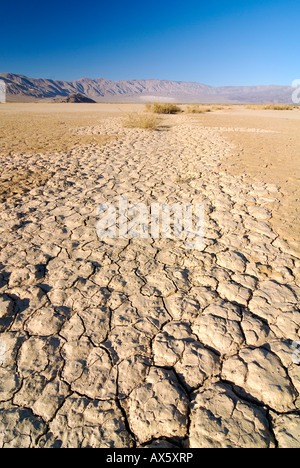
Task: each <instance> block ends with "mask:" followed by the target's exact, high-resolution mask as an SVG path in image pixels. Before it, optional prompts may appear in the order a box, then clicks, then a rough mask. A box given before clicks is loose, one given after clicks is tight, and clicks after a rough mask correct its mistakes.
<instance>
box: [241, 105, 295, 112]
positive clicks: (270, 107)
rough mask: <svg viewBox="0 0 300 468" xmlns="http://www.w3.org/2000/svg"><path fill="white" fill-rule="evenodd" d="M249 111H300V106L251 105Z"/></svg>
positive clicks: (248, 107)
mask: <svg viewBox="0 0 300 468" xmlns="http://www.w3.org/2000/svg"><path fill="white" fill-rule="evenodd" d="M247 109H252V110H279V111H284V110H293V109H298V106H292V105H290V104H250V105H248V106H247Z"/></svg>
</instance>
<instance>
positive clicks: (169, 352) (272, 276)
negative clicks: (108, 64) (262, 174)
mask: <svg viewBox="0 0 300 468" xmlns="http://www.w3.org/2000/svg"><path fill="white" fill-rule="evenodd" d="M172 121H173V123H174V125H173V126H172V127H171V128H170V129H168V130H162V131H154V132H153V131H152V132H151V131H150V132H149V131H147V130H139V129H124V128H123V127H122V125H121V121H120V119H119V118H108V119H105V120H103V121H102V122H101V123H100V124H99V125H97V126H95V127H92V128H87V129H85V130H84V129H83V130H82V131H83V132H87V133H88V132H92V133H95V134H96V133H97V134H101V135H111V134H114V135H116V134H117V135H119V136H118V138H116V139H114V140H113V141H108V142H107V143H106V144H105V145H104V146H102V147H100V148H97V147H92V146H90V147H86V148H83V149H78V148H77V149H74V150H72V151H71V152H66V153H56V154H52V155H48V156H43V155H40V154H39V155H33V154H31V155H19V156H18V155H14V156H6V157H3V158H2V167H3V171H4V170H5V171H6V173H9V171H15V170H16V169H18V170H20V169H24V171H32V172H33V173H34V172H38V173H42V172H43V171H45V173H47V174H48V175H47V177H45V178H44V180H43V183H42V184H41V185H40V186H37V187H36V186H35V187H33V188H30V187H29V188H28V190H27V191H26V193H21V194H18V193H14V194H13V195H12V196H11V197H10V198H7V199H6V200H5V201H3V203H2V204H1V226H0V233H1V236H0V244H1V252H0V292H1V297H0V446H1V447H101V448H102V447H103V448H104V447H105V448H110V447H111V448H113V447H124V448H130V447H153V446H155V447H191V448H197V447H218V448H219V447H262V448H269V447H270V448H273V447H298V448H299V447H300V414H299V404H300V399H299V392H300V372H299V361H300V360H299V358H298V351H297V348H296V347H295V346H296V345H295V342H297V341H298V340H299V339H300V335H299V326H300V316H299V309H298V297H299V293H300V259H299V253H297V252H295V251H293V250H291V248H290V247H289V246H288V245H287V244H286V243H285V242H284V241H283V240H282V239H281V238H280V237H279V236H278V235H277V233H276V232H275V231H274V230H273V229H272V228H271V227H270V225H269V220H270V219H271V218H272V210H273V207H274V205H276V203H277V202H278V197H279V196H280V189H279V188H278V187H276V186H274V185H271V184H259V183H257V182H256V183H253V184H252V185H251V184H249V182H246V181H245V180H244V178H243V176H233V175H229V174H227V173H226V172H222V171H220V167H219V166H220V161H221V160H222V159H223V158H224V157H225V156H228V154H230V151H231V147H230V145H229V143H228V142H227V140H226V134H225V135H223V134H222V132H221V131H217V130H216V129H213V128H204V127H200V126H198V127H197V126H193V125H192V124H191V123H190V120H189V119H187V118H186V117H185V116H174V119H173V120H172ZM120 195H126V196H127V199H128V202H130V203H138V202H143V203H146V204H151V203H168V204H170V205H172V204H173V203H176V202H178V203H202V202H203V203H204V204H205V239H204V248H203V250H196V249H194V250H193V249H186V248H185V246H184V243H183V241H182V240H179V239H163V238H159V239H154V238H151V237H150V236H149V238H147V239H130V238H128V239H126V238H125V239H119V238H115V239H105V240H101V239H99V238H98V237H97V233H96V227H95V226H96V223H97V220H98V218H97V211H96V210H97V207H98V205H99V204H100V203H104V202H109V203H115V204H116V205H117V204H118V199H119V196H120Z"/></svg>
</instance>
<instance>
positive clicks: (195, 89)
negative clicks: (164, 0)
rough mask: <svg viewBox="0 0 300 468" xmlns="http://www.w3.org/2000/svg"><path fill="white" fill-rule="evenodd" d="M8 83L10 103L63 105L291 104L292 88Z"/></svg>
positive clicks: (0, 76) (7, 76) (16, 79)
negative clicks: (76, 100) (73, 101)
mask: <svg viewBox="0 0 300 468" xmlns="http://www.w3.org/2000/svg"><path fill="white" fill-rule="evenodd" d="M0 80H3V81H4V82H5V83H6V90H7V101H8V102H9V101H15V102H28V101H43V100H47V101H60V100H61V99H63V98H65V97H67V96H70V95H71V94H78V93H80V94H83V95H84V96H86V97H88V98H90V99H93V100H94V101H96V102H153V101H161V102H178V103H196V102H199V103H219V104H222V103H224V104H225V103H232V104H239V103H253V104H259V103H287V104H291V103H292V93H293V91H294V88H292V87H291V86H275V85H270V86H266V85H264V86H222V87H213V86H208V85H205V84H201V83H194V82H186V81H170V80H156V79H153V80H150V79H149V80H121V81H110V80H106V79H104V78H97V79H90V78H82V79H80V80H76V81H57V80H51V79H44V78H28V77H26V76H23V75H16V74H13V73H0Z"/></svg>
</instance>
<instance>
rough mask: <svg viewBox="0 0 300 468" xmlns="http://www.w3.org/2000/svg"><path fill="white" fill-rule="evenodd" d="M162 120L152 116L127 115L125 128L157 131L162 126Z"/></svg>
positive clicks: (136, 113) (135, 113) (133, 113)
mask: <svg viewBox="0 0 300 468" xmlns="http://www.w3.org/2000/svg"><path fill="white" fill-rule="evenodd" d="M161 121H162V119H161V118H160V117H158V116H156V115H152V114H140V113H138V112H132V113H131V114H128V115H127V118H126V120H125V121H124V122H123V126H124V127H126V128H145V129H148V130H157V129H158V128H159V126H160V124H161Z"/></svg>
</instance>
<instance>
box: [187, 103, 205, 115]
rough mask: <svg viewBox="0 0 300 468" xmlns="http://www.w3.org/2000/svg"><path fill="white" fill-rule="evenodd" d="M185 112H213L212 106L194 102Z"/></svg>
mask: <svg viewBox="0 0 300 468" xmlns="http://www.w3.org/2000/svg"><path fill="white" fill-rule="evenodd" d="M185 112H187V113H188V114H205V113H206V112H211V108H210V107H203V106H200V104H194V105H192V106H187V108H186V111H185Z"/></svg>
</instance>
